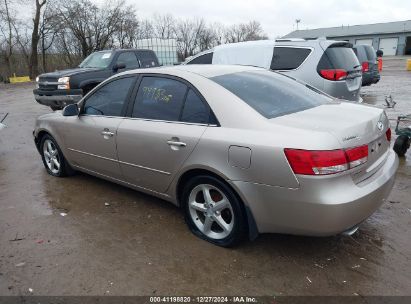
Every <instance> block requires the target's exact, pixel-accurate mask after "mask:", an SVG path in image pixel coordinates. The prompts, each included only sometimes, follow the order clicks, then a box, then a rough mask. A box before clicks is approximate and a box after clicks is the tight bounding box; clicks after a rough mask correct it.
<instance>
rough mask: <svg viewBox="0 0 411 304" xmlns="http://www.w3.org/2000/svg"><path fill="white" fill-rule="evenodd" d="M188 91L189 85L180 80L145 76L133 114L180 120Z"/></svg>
mask: <svg viewBox="0 0 411 304" xmlns="http://www.w3.org/2000/svg"><path fill="white" fill-rule="evenodd" d="M186 92H187V86H186V85H185V84H183V83H181V82H180V81H177V80H174V79H169V78H163V77H154V76H146V77H143V79H142V81H141V83H140V87H139V89H138V92H137V96H136V100H135V103H134V108H133V113H132V116H133V117H136V118H146V119H156V120H166V121H179V118H180V113H181V110H182V107H183V103H184V98H185V96H186Z"/></svg>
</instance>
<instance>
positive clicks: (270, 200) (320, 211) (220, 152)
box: [33, 65, 398, 246]
mask: <svg viewBox="0 0 411 304" xmlns="http://www.w3.org/2000/svg"><path fill="white" fill-rule="evenodd" d="M33 134H34V139H35V143H36V146H37V148H38V150H39V152H40V154H41V156H42V159H43V163H44V166H45V168H46V170H47V172H48V173H49V174H51V175H53V176H57V177H62V176H67V175H71V174H72V173H74V172H75V171H76V170H78V171H82V172H85V173H88V174H91V175H94V176H97V177H100V178H103V179H107V180H109V181H112V182H115V183H119V184H121V185H124V186H126V187H130V188H133V189H136V190H138V191H142V192H145V193H148V194H151V195H154V196H157V197H159V198H162V199H165V200H167V201H170V202H172V203H173V204H176V205H178V206H180V207H181V209H182V210H183V212H184V214H185V217H186V221H187V224H188V227H189V228H190V230H191V231H192V232H193V233H194V234H196V235H197V236H199V237H201V238H203V239H205V240H207V241H209V242H212V243H214V244H216V245H220V246H233V245H235V244H237V243H238V242H239V241H241V240H242V239H244V238H245V237H246V236H248V237H249V238H251V239H252V238H255V237H256V236H257V235H258V234H259V233H287V234H300V235H311V236H328V235H335V234H339V233H342V232H348V233H349V232H353V231H355V229H356V228H357V227H358V225H359V224H360V223H362V222H363V221H364V220H366V219H367V218H368V217H369V216H370V215H371V214H372V213H374V212H375V211H376V210H377V209H378V208H379V207H380V206H381V204H382V203H383V202H384V199H385V198H387V196H388V194H389V192H390V191H391V189H392V187H393V183H394V176H395V172H396V169H397V167H398V159H397V157H396V155H395V153H394V152H393V151H392V150H391V149H390V140H391V130H390V127H389V122H388V119H387V116H386V114H385V112H384V111H383V110H382V109H378V108H375V107H370V106H365V105H358V104H352V103H348V102H343V101H341V100H336V99H333V98H331V97H329V96H328V95H325V94H323V93H322V92H320V91H318V90H316V89H314V88H312V87H311V86H309V85H304V84H302V83H299V82H297V81H295V80H293V79H290V78H289V77H286V76H283V75H280V74H278V73H275V72H272V71H267V70H264V69H260V68H255V67H246V66H224V65H210V66H204V65H202V66H201V65H189V66H176V67H168V68H151V69H140V70H133V71H128V72H124V73H121V74H119V75H116V76H113V77H111V78H109V79H108V80H106V81H104V82H103V83H102V84H100V85H99V86H98V87H96V88H95V89H94V90H93V91H91V92H90V93H89V94H87V95H86V96H85V97H84V98H83V99H82V100H81V101H80V102H79V103H78V104H73V105H69V106H67V107H66V108H65V109H64V110H63V111H62V112H56V113H51V114H46V115H43V116H41V117H39V118H38V119H37V122H36V126H35V130H34V132H33Z"/></svg>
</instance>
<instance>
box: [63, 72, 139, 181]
mask: <svg viewBox="0 0 411 304" xmlns="http://www.w3.org/2000/svg"><path fill="white" fill-rule="evenodd" d="M135 81H136V77H134V76H124V77H118V78H115V79H113V80H111V81H108V82H107V83H105V84H104V85H102V86H101V87H99V88H98V89H97V90H96V91H94V92H93V93H92V94H91V95H90V96H87V98H86V99H85V101H83V102H82V105H81V115H79V116H74V117H67V119H66V121H65V132H64V135H63V136H64V141H65V147H66V150H67V151H66V153H67V156H68V159H69V161H70V162H71V163H72V165H74V166H78V167H81V168H83V169H87V170H91V171H93V172H96V173H99V174H103V175H105V176H108V177H112V178H115V179H121V178H122V174H121V170H120V166H119V164H118V158H117V146H116V134H117V128H118V126H119V124H120V122H121V121H122V120H123V119H124V113H125V111H126V108H127V106H128V103H127V102H128V100H129V96H130V94H131V91H132V89H133V88H134V83H135Z"/></svg>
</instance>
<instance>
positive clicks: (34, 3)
mask: <svg viewBox="0 0 411 304" xmlns="http://www.w3.org/2000/svg"><path fill="white" fill-rule="evenodd" d="M0 1H1V2H0V75H2V76H3V78H6V77H9V76H10V75H12V74H13V72H16V71H17V72H20V73H22V72H23V71H24V72H26V73H28V75H29V76H30V77H31V78H32V79H34V78H35V76H37V75H38V74H39V73H41V72H47V71H51V70H54V69H56V68H65V67H69V66H74V65H77V64H78V63H79V62H80V61H81V60H82V59H84V58H85V57H87V56H88V55H89V54H91V53H92V52H95V51H98V50H103V49H111V48H133V47H137V45H138V40H140V39H148V38H160V39H176V41H177V49H178V51H177V52H178V57H179V58H180V60H184V59H185V58H186V57H188V56H192V55H194V54H195V53H197V52H200V51H203V50H206V49H209V48H212V47H214V46H216V45H219V44H222V43H231V42H241V41H248V40H260V39H267V36H266V34H265V33H264V31H263V29H262V27H261V24H260V23H259V22H258V21H254V20H252V21H248V22H245V23H239V24H232V25H228V26H227V25H223V24H222V23H210V22H206V20H204V19H202V18H200V19H198V18H176V17H174V16H173V15H171V14H156V15H154V16H152V17H151V18H139V16H138V15H137V11H136V8H135V7H134V6H133V5H128V4H126V3H125V0H108V1H106V2H105V3H104V4H102V5H100V6H99V5H97V4H95V3H93V2H92V1H90V0H70V1H63V2H61V1H58V2H57V1H55V0H0ZM22 1H24V2H22ZM27 1H29V3H28V2H27ZM27 9H29V11H30V15H31V16H27V15H26V14H25V13H22V12H24V11H26V10H27Z"/></svg>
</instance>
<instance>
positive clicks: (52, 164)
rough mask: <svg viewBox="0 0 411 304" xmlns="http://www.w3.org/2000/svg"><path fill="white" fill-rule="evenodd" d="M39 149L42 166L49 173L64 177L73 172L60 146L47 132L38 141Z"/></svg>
mask: <svg viewBox="0 0 411 304" xmlns="http://www.w3.org/2000/svg"><path fill="white" fill-rule="evenodd" d="M40 151H41V158H42V160H43V164H44V167H45V168H46V170H47V172H48V173H49V174H50V175H53V176H56V177H64V176H69V175H73V174H74V172H75V171H74V170H73V169H72V168H71V167H70V165H69V164H68V162H67V161H66V159H65V158H64V155H63V153H62V152H61V150H60V147H59V146H58V144H57V142H56V141H55V140H54V138H53V137H51V136H50V135H48V134H46V135H44V136H43V138H42V139H41V143H40Z"/></svg>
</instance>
